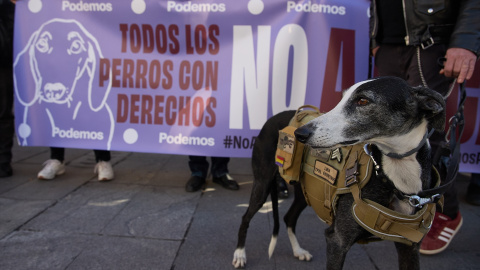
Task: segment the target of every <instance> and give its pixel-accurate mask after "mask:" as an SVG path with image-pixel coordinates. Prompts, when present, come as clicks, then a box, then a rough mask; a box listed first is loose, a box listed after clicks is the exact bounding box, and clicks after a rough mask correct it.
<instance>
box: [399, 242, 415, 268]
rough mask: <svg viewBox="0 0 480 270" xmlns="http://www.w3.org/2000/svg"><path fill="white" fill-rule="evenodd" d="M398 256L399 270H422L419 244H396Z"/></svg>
mask: <svg viewBox="0 0 480 270" xmlns="http://www.w3.org/2000/svg"><path fill="white" fill-rule="evenodd" d="M395 247H396V248H397V254H398V269H402V270H407V269H409V270H410V269H412V270H415V269H420V255H419V254H420V253H419V250H420V247H419V244H418V243H414V244H413V245H411V246H409V245H406V244H402V243H398V242H395Z"/></svg>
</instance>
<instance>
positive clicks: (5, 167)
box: [0, 163, 13, 178]
mask: <svg viewBox="0 0 480 270" xmlns="http://www.w3.org/2000/svg"><path fill="white" fill-rule="evenodd" d="M12 175H13V170H12V166H11V165H10V164H9V163H5V164H0V178H3V177H9V176H12Z"/></svg>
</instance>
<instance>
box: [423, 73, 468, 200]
mask: <svg viewBox="0 0 480 270" xmlns="http://www.w3.org/2000/svg"><path fill="white" fill-rule="evenodd" d="M466 99H467V93H466V90H465V82H463V83H462V84H460V101H459V103H458V109H457V112H456V113H455V115H453V116H452V117H451V118H450V120H449V128H448V131H447V134H446V136H445V140H446V142H445V143H444V144H442V145H441V146H440V147H439V149H437V153H435V158H434V160H433V162H434V164H439V163H440V162H444V163H446V164H445V165H446V169H447V175H446V177H445V181H444V184H443V185H440V186H439V187H436V188H431V189H427V190H424V191H421V192H419V194H417V196H419V197H429V198H430V197H432V196H435V195H437V199H436V200H435V201H434V202H438V200H439V199H440V198H438V197H440V196H438V195H443V194H444V193H445V191H447V189H449V188H450V187H451V186H452V184H453V181H454V180H455V177H456V176H457V174H458V169H459V164H460V139H461V138H462V135H463V130H464V127H465V117H464V114H463V110H464V105H465V100H466ZM457 132H458V138H457ZM445 160H447V162H445Z"/></svg>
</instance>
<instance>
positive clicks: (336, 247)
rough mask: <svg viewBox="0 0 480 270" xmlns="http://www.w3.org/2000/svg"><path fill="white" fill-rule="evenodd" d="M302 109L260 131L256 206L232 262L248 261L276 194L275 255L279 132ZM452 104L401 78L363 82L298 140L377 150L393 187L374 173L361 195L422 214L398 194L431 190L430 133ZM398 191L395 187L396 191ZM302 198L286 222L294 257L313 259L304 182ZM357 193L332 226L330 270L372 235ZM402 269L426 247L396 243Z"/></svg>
mask: <svg viewBox="0 0 480 270" xmlns="http://www.w3.org/2000/svg"><path fill="white" fill-rule="evenodd" d="M294 114H295V111H286V112H282V113H279V114H277V115H275V116H273V117H272V118H270V119H269V120H268V121H267V122H266V123H265V125H264V126H263V128H262V129H261V131H260V133H259V135H258V137H257V139H256V142H255V145H254V148H253V154H252V166H253V174H254V178H255V179H254V182H253V187H252V192H251V197H250V202H249V207H248V209H247V211H246V212H245V214H244V216H243V217H242V223H241V226H240V229H239V233H238V243H237V248H236V250H235V253H234V258H233V262H232V264H233V265H234V266H235V267H236V268H243V267H245V264H246V253H245V239H246V235H247V229H248V226H249V223H250V220H251V219H252V218H253V216H254V215H255V213H256V212H257V211H258V210H259V209H260V208H261V207H262V205H263V203H264V202H265V201H266V199H267V197H268V194H270V195H271V200H272V207H273V214H274V229H273V235H272V240H271V243H270V247H269V254H270V256H271V254H272V253H273V249H274V247H275V244H276V238H277V235H278V231H279V221H278V202H277V191H276V188H277V185H276V178H277V177H279V174H278V169H277V167H276V165H275V158H274V157H275V151H276V148H277V141H278V131H279V130H281V129H283V128H284V127H286V126H287V125H288V123H289V121H290V119H291V118H292V117H293V116H294ZM444 125H445V102H444V99H443V97H442V96H441V95H440V94H438V93H437V92H435V91H433V90H431V89H428V88H424V87H411V86H409V85H408V84H407V83H406V82H405V81H404V80H402V79H399V78H396V77H380V78H376V79H372V80H367V81H363V82H359V83H357V84H355V85H353V86H352V87H350V88H349V89H348V90H346V91H345V92H344V95H343V97H342V99H341V101H340V102H339V103H338V105H337V106H336V107H335V108H334V109H333V110H331V111H330V112H328V113H325V114H323V115H321V116H319V117H317V118H315V119H313V120H311V121H310V122H308V123H307V124H305V125H304V126H302V127H300V128H298V129H297V130H296V131H295V136H296V138H297V140H299V141H300V142H302V143H304V144H305V145H307V146H309V147H311V148H315V149H334V148H337V147H341V146H348V145H353V144H358V143H365V144H371V145H372V150H371V151H372V153H371V156H372V159H374V160H376V162H377V164H379V165H380V168H381V170H382V171H383V175H384V177H386V178H387V179H388V181H387V182H385V181H382V178H381V177H380V176H378V175H377V174H375V173H373V174H372V177H371V179H370V181H369V182H368V183H367V184H366V186H365V187H364V188H363V189H362V198H365V199H369V200H371V201H374V202H376V203H378V204H381V205H383V206H385V207H389V208H390V209H392V210H395V211H397V212H399V213H403V214H413V213H414V212H415V211H416V210H417V209H416V208H415V207H413V206H411V205H410V204H409V203H408V202H406V201H404V200H400V199H398V197H397V196H396V195H395V192H396V191H400V192H402V193H404V194H418V192H420V191H422V190H424V189H428V188H430V187H431V170H432V162H431V158H430V151H431V149H430V144H429V142H428V138H427V137H426V134H427V133H428V131H429V130H431V129H436V130H443V128H444ZM395 189H396V190H395ZM294 191H295V199H294V201H293V203H292V205H291V207H290V209H289V210H288V212H287V214H286V215H285V217H284V221H285V223H286V225H287V232H288V235H289V238H290V243H291V245H292V249H293V253H294V256H295V257H297V258H299V259H300V260H306V261H309V260H311V258H312V255H311V254H310V253H309V252H308V251H306V250H304V249H302V248H301V246H300V245H299V243H298V241H297V238H296V236H295V226H296V222H297V219H298V217H299V215H300V213H301V212H302V211H303V210H304V209H305V207H306V206H307V203H306V201H305V198H304V196H303V193H302V190H301V187H299V184H297V185H295V186H294ZM353 202H354V198H353V196H352V194H350V193H349V194H345V195H340V198H339V199H338V202H337V206H336V207H337V210H336V215H335V217H334V219H333V223H332V224H331V225H330V226H329V228H327V229H326V231H325V237H326V240H327V262H326V264H327V269H342V267H343V263H344V260H345V257H346V254H347V252H348V250H349V249H350V248H351V246H352V245H353V244H354V243H355V242H357V241H359V240H365V239H367V238H369V237H371V236H372V234H371V233H369V232H368V231H366V230H365V229H364V228H363V227H361V226H360V225H359V224H358V223H357V222H356V221H355V219H354V218H353V216H352V210H351V207H352V203H353ZM395 246H396V249H397V252H398V262H399V268H400V269H418V268H419V266H420V263H419V243H413V245H407V244H402V243H397V242H395Z"/></svg>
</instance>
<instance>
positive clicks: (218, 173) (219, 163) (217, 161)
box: [212, 157, 230, 177]
mask: <svg viewBox="0 0 480 270" xmlns="http://www.w3.org/2000/svg"><path fill="white" fill-rule="evenodd" d="M229 161H230V158H226V157H212V176H213V177H222V176H223V175H225V174H227V173H228V162H229Z"/></svg>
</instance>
